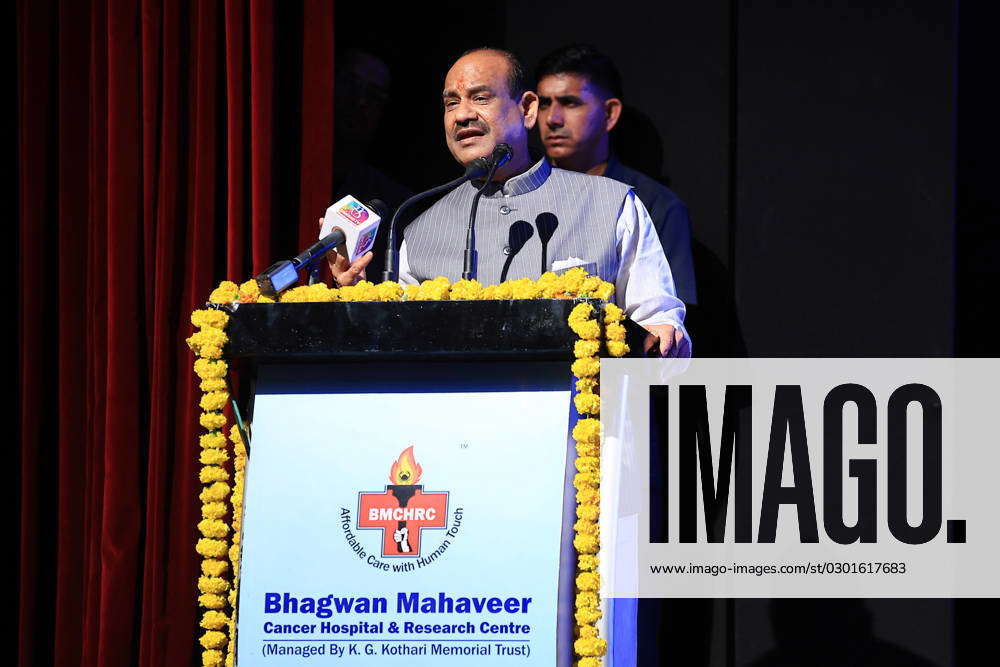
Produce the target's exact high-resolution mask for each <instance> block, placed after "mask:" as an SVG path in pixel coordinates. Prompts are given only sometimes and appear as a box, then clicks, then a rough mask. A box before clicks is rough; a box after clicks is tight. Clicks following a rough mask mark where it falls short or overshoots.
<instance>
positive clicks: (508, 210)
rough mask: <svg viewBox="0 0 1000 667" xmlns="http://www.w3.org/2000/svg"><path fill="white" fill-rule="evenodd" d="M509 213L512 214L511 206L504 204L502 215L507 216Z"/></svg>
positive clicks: (501, 209)
mask: <svg viewBox="0 0 1000 667" xmlns="http://www.w3.org/2000/svg"><path fill="white" fill-rule="evenodd" d="M508 213H510V206H507V204H504V205H503V206H501V207H500V215H507V214H508Z"/></svg>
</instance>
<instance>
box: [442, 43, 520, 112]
mask: <svg viewBox="0 0 1000 667" xmlns="http://www.w3.org/2000/svg"><path fill="white" fill-rule="evenodd" d="M479 51H492V52H493V53H497V54H500V55H501V56H503V57H504V58H506V59H507V64H508V65H510V68H509V69H510V72H508V73H507V88H508V90H510V96H511V97H512V98H514V100H515V101H520V99H521V95H524V91H526V90H527V89H528V77H527V75H526V74H525V73H524V65H522V64H521V61H520V60H518V58H517V56H515V55H514V54H513V53H511V52H510V51H507V50H506V49H498V48H496V47H494V46H479V47H476V48H474V49H469V50H468V51H466V52H465V53H463V54H462V55H461V56H459V58H464V57H465V56H467V55H469V54H470V53H478V52H479ZM456 60H457V59H456Z"/></svg>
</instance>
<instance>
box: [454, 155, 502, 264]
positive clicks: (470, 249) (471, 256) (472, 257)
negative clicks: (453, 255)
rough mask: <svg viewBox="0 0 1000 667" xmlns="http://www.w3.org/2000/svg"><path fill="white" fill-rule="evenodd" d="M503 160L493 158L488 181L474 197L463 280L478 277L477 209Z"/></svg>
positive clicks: (467, 232) (466, 238) (467, 235)
mask: <svg viewBox="0 0 1000 667" xmlns="http://www.w3.org/2000/svg"><path fill="white" fill-rule="evenodd" d="M500 162H501V160H493V164H492V166H490V170H489V172H488V173H487V174H486V182H485V183H483V187H481V188H479V191H478V192H476V196H474V197H473V198H472V211H471V212H470V213H469V229H468V230H467V231H466V233H465V265H464V266H463V268H462V280H475V279H476V259H477V258H476V211H477V210H479V198H480V197H482V196H483V192H484V191H485V190H486V188H487V186H489V184H490V182H491V181H492V180H493V174H495V173H496V172H497V167H499V166H500Z"/></svg>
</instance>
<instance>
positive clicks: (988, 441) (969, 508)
mask: <svg viewBox="0 0 1000 667" xmlns="http://www.w3.org/2000/svg"><path fill="white" fill-rule="evenodd" d="M998 379H1000V360H997V359H691V360H653V359H621V360H618V359H603V360H602V361H601V400H602V417H603V419H604V436H605V440H604V445H603V452H604V457H603V459H602V476H603V477H604V478H613V477H614V476H616V475H619V474H620V475H621V478H620V484H618V485H616V486H615V487H614V489H612V488H605V486H604V485H602V490H601V491H602V493H601V495H602V507H601V511H602V514H601V533H602V535H617V536H618V538H617V539H616V540H614V541H605V542H604V543H605V545H606V548H605V550H604V551H603V552H602V567H603V570H602V573H603V575H604V576H603V577H602V584H603V585H604V586H605V590H604V591H602V595H607V596H609V597H894V598H895V597H997V596H1000V568H997V567H996V561H997V557H998V555H1000V517H998V515H997V505H998V502H997V489H998V488H1000V484H998V479H1000V476H998V472H1000V428H998V423H997V419H998V417H1000V405H998V399H1000V391H998V390H997V383H998ZM846 383H856V384H860V385H863V386H865V387H867V388H868V389H869V390H870V391H871V392H872V393H873V394H874V396H875V399H876V405H877V410H878V412H877V417H876V420H877V444H875V445H859V444H858V441H857V433H858V426H857V409H856V408H855V407H854V405H853V404H851V403H848V404H847V406H846V407H845V409H844V411H843V417H842V419H843V421H842V423H843V442H844V450H843V451H844V462H843V466H842V468H843V469H842V471H841V474H840V479H841V483H842V488H843V494H844V496H843V497H844V513H843V514H844V521H845V523H846V524H847V525H851V524H853V523H854V520H855V519H856V517H857V481H856V480H855V479H854V478H852V477H850V476H849V475H848V465H849V463H848V462H849V461H850V460H851V459H858V460H862V459H864V460H875V461H876V464H877V491H876V496H877V517H878V519H877V526H878V536H877V543H875V544H860V543H854V544H847V545H841V544H837V543H835V542H833V540H831V539H830V538H829V537H828V536H827V535H826V533H825V530H824V526H823V451H822V447H823V401H824V399H825V397H826V395H827V394H828V393H829V391H830V390H831V389H833V388H834V387H836V386H838V385H841V384H846ZM910 383H920V384H925V385H927V386H929V387H931V388H932V389H933V390H934V391H935V392H936V393H937V394H938V396H940V399H941V404H942V420H943V424H942V432H943V442H942V459H943V461H942V462H943V466H942V525H941V529H940V532H939V533H938V536H937V537H936V538H934V539H933V540H932V541H930V542H928V543H926V544H921V545H910V544H905V543H902V542H900V541H899V540H897V539H896V538H894V537H893V536H892V535H891V533H890V532H889V529H888V524H887V518H886V517H887V493H886V488H887V486H886V482H887V472H886V471H887V456H886V442H887V404H888V400H889V396H890V395H891V394H892V392H893V391H894V390H895V389H897V388H898V387H900V386H902V385H905V384H910ZM654 384H656V385H669V387H670V388H669V415H670V419H669V438H668V457H667V459H668V470H669V473H668V480H667V482H668V490H667V497H668V500H669V511H668V517H669V540H670V541H669V542H668V543H657V544H650V543H649V541H648V540H649V518H648V513H649V503H650V501H649V450H648V441H649V410H650V408H649V405H650V400H649V386H651V385H654ZM680 385H704V386H706V387H707V392H706V395H707V401H708V414H709V424H710V430H711V440H712V463H713V474H714V475H715V477H714V480H713V481H715V482H717V479H718V477H717V476H718V470H719V448H720V438H721V431H722V415H723V405H724V398H725V390H726V386H727V385H751V386H752V392H753V401H752V410H751V412H752V420H753V425H752V440H753V455H752V468H753V491H752V508H753V510H752V521H753V536H754V542H753V543H749V544H736V543H735V540H734V517H735V510H734V507H733V502H734V496H735V493H734V488H733V484H734V482H733V481H731V482H730V493H729V509H728V512H727V521H726V537H725V540H724V542H722V543H714V544H709V543H707V542H706V538H705V527H704V512H703V509H704V508H703V502H702V496H701V483H700V481H698V482H697V486H698V492H697V498H698V500H697V503H698V515H697V517H698V519H697V521H698V532H699V538H698V542H697V543H693V544H686V543H680V542H679V540H678V524H679V520H678V505H679V502H678V487H679V482H678V479H679V477H678V475H679V470H678V423H679V412H678V395H679V391H678V389H679V387H680ZM777 385H799V386H800V387H801V391H802V403H803V412H804V418H805V425H806V435H807V442H808V451H809V462H810V472H811V479H812V486H813V493H814V498H815V507H816V523H817V527H818V532H819V542H818V543H811V544H803V543H801V542H800V540H799V529H798V521H797V513H796V510H795V508H794V507H791V506H788V505H783V506H782V507H781V508H780V510H779V513H778V525H777V535H776V541H775V542H774V543H773V544H759V543H756V539H757V535H758V532H757V531H758V528H759V523H760V508H761V497H762V486H763V480H764V470H765V465H766V462H767V450H768V442H769V436H770V428H771V413H772V410H773V405H774V393H775V387H776V386H777ZM907 431H908V441H907V442H908V444H907V451H908V456H907V470H906V476H907V485H908V488H909V493H908V497H907V517H908V521H909V523H910V524H911V525H916V524H918V523H920V519H921V493H922V485H921V474H922V467H923V466H922V459H921V453H922V436H921V410H920V409H919V406H918V405H917V404H912V405H911V407H910V408H909V410H908V412H907ZM786 447H787V445H786ZM732 479H734V478H731V480H732ZM792 483H793V477H792V471H791V456H790V454H789V453H788V450H787V449H786V454H785V461H784V468H783V475H782V485H783V486H790V485H791V484H792ZM609 495H610V496H611V497H609ZM949 520H957V521H965V531H966V542H965V543H963V544H959V543H949V542H948V541H947V539H946V536H947V523H948V522H949ZM611 544H615V545H616V546H617V548H616V549H615V550H614V551H612V550H611V549H610V548H609V545H611ZM892 563H897V564H898V563H904V564H905V565H904V567H905V570H906V571H905V572H898V571H897V572H886V571H884V568H885V565H886V564H892ZM879 564H881V565H879ZM691 565H697V566H699V567H701V568H703V569H705V568H709V567H713V566H714V568H715V572H714V573H713V572H711V571H702V572H699V573H692V572H691V571H690V569H691V568H690V566H691ZM734 565H740V566H750V567H757V568H759V567H760V566H775V567H786V568H787V567H794V566H800V567H801V566H804V565H815V566H818V567H822V568H826V571H825V572H824V573H809V574H801V573H792V572H785V573H776V574H757V573H756V572H753V571H750V572H743V573H734V572H733V569H734V568H733V566H734ZM654 566H660V570H659V572H657V573H654V572H653V567H654ZM663 566H671V567H674V568H678V567H686V568H687V569H688V570H687V571H686V572H678V571H676V569H675V571H674V572H670V573H668V572H666V571H664V569H663ZM722 567H726V568H727V569H728V570H729V571H728V572H726V571H719V568H722ZM879 568H882V569H883V571H881V572H874V571H870V572H861V571H860V570H861V569H864V570H876V569H879ZM835 569H841V570H846V572H841V573H834V572H831V571H830V570H835ZM895 569H897V570H898V569H900V568H899V566H898V565H897V566H896V567H895Z"/></svg>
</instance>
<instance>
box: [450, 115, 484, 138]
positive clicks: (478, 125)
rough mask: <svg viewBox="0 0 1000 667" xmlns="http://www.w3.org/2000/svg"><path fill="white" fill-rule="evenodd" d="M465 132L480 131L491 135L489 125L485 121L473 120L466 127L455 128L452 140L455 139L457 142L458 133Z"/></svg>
mask: <svg viewBox="0 0 1000 667" xmlns="http://www.w3.org/2000/svg"><path fill="white" fill-rule="evenodd" d="M465 130H479V131H480V132H482V133H483V134H489V133H490V126H489V125H487V124H486V123H485V122H484V121H481V120H472V121H469V122H468V123H466V124H465V125H461V126H457V127H456V128H455V131H454V132H452V133H451V137H452V139H455V140H456V141H457V140H458V133H459V132H463V131H465Z"/></svg>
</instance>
